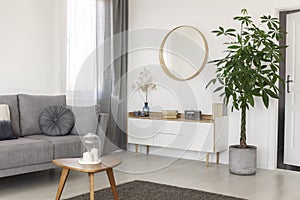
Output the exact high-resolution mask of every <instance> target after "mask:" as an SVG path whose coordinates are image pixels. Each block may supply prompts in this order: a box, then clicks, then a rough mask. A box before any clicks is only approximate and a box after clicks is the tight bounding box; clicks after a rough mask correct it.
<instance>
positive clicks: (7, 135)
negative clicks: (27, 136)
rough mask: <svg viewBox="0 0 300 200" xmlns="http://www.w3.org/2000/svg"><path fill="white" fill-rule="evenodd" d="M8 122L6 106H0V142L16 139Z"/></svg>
mask: <svg viewBox="0 0 300 200" xmlns="http://www.w3.org/2000/svg"><path fill="white" fill-rule="evenodd" d="M17 138H18V136H17V135H16V133H15V132H14V130H13V128H12V125H11V122H10V111H9V106H8V105H7V104H0V140H11V139H17Z"/></svg>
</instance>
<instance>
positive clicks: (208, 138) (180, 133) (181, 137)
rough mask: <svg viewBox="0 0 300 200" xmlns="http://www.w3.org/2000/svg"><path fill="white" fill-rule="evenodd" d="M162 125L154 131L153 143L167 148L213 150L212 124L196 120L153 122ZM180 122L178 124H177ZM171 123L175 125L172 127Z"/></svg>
mask: <svg viewBox="0 0 300 200" xmlns="http://www.w3.org/2000/svg"><path fill="white" fill-rule="evenodd" d="M157 124H159V125H160V127H162V128H161V129H158V130H159V131H157V132H155V133H154V141H153V142H154V145H155V146H161V147H168V148H177V149H186V150H193V151H203V150H207V152H211V151H213V142H214V141H213V138H214V137H213V134H214V133H213V124H210V123H196V122H181V123H178V122H175V123H174V122H173V123H170V122H165V126H164V125H162V124H161V122H155V123H154V130H155V129H156V128H157ZM179 124H180V126H178V125H179ZM172 125H177V126H174V127H172ZM165 127H167V128H165Z"/></svg>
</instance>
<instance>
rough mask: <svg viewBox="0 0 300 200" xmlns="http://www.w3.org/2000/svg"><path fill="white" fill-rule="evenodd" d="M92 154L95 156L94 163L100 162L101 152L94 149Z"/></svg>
mask: <svg viewBox="0 0 300 200" xmlns="http://www.w3.org/2000/svg"><path fill="white" fill-rule="evenodd" d="M91 153H92V154H93V158H94V161H98V160H99V151H98V149H97V148H92V149H91Z"/></svg>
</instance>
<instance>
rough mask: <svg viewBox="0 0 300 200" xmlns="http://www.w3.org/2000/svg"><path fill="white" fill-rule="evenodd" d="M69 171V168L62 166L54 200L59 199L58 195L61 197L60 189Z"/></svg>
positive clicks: (62, 187)
mask: <svg viewBox="0 0 300 200" xmlns="http://www.w3.org/2000/svg"><path fill="white" fill-rule="evenodd" d="M69 172H70V170H69V169H66V168H63V170H62V172H61V176H60V181H59V185H58V189H57V193H56V198H55V200H60V197H61V194H62V191H63V189H64V187H65V184H66V181H67V178H68V175H69Z"/></svg>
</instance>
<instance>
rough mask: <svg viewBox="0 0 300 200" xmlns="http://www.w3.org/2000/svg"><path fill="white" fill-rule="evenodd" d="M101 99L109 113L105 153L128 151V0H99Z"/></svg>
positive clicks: (98, 42)
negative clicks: (119, 150) (120, 150)
mask: <svg viewBox="0 0 300 200" xmlns="http://www.w3.org/2000/svg"><path fill="white" fill-rule="evenodd" d="M96 13H97V20H96V24H97V29H96V30H97V38H96V41H97V46H98V48H97V68H98V71H97V74H98V88H97V93H98V94H97V98H98V103H99V104H100V106H101V109H102V112H106V113H108V114H109V119H108V124H107V131H106V133H105V134H106V138H105V141H104V149H103V153H104V154H106V153H109V152H112V151H115V150H117V149H126V148H127V133H126V131H127V30H128V0H97V12H96Z"/></svg>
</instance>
